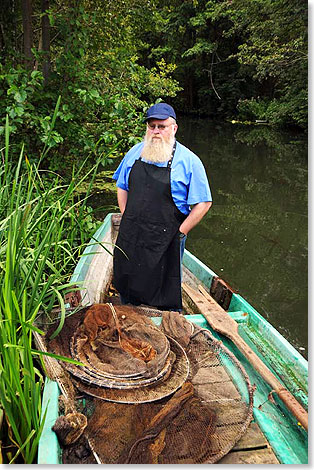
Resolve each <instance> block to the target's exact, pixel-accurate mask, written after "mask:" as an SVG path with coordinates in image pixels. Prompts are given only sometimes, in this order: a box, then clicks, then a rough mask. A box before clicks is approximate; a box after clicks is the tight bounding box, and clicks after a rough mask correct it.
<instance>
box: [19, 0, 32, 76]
mask: <svg viewBox="0 0 314 470" xmlns="http://www.w3.org/2000/svg"><path fill="white" fill-rule="evenodd" d="M21 1H22V16H23V38H24V65H25V68H27V69H32V68H33V62H34V57H33V53H32V46H33V26H32V1H31V0H21Z"/></svg>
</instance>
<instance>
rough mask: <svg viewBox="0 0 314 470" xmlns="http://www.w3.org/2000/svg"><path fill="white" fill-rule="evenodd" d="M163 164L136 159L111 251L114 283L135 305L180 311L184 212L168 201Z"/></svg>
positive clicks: (166, 169)
mask: <svg viewBox="0 0 314 470" xmlns="http://www.w3.org/2000/svg"><path fill="white" fill-rule="evenodd" d="M174 152H175V147H174V149H173V154H172V157H171V159H170V160H169V162H168V166H167V167H159V166H157V165H153V164H150V163H145V162H143V161H142V159H141V158H139V159H138V160H136V161H135V163H134V165H133V167H132V170H131V172H130V176H129V193H128V199H127V205H126V208H125V212H124V213H123V216H122V219H121V224H120V230H119V234H118V238H117V242H116V245H117V246H116V247H115V249H114V262H113V266H114V270H113V273H114V275H113V284H114V286H115V288H116V289H117V290H118V292H120V294H121V295H122V296H123V297H124V300H125V301H127V302H130V303H132V304H134V305H139V304H141V303H143V304H146V305H151V306H153V307H158V308H161V309H181V308H182V298H181V273H180V234H179V227H180V225H181V223H182V222H183V220H184V219H185V218H186V215H185V214H183V213H182V212H180V211H179V209H178V208H177V206H176V205H175V203H174V202H173V199H172V195H171V185H170V172H171V164H172V158H173V155H174Z"/></svg>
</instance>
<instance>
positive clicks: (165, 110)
mask: <svg viewBox="0 0 314 470" xmlns="http://www.w3.org/2000/svg"><path fill="white" fill-rule="evenodd" d="M169 117H172V118H173V119H175V120H176V119H177V117H176V113H175V112H174V109H173V107H172V106H170V104H167V103H157V104H154V105H153V106H151V107H150V108H149V109H148V110H147V113H146V118H145V122H146V121H148V119H168V118H169Z"/></svg>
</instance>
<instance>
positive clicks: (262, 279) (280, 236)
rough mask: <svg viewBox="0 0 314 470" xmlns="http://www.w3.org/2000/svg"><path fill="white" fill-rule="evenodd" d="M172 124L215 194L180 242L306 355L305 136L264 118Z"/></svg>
mask: <svg viewBox="0 0 314 470" xmlns="http://www.w3.org/2000/svg"><path fill="white" fill-rule="evenodd" d="M179 124H180V126H179V131H178V140H179V141H180V142H181V143H183V144H185V145H186V146H187V147H189V148H190V149H191V150H192V151H194V152H195V153H196V154H197V155H199V156H200V158H201V159H202V161H203V163H204V165H205V168H206V171H207V174H208V177H209V180H210V184H211V189H212V193H213V200H214V204H213V207H212V209H211V210H210V212H209V214H208V215H207V217H206V218H205V219H204V220H203V221H202V222H201V223H200V225H199V226H197V227H196V228H194V229H193V231H192V232H191V233H190V235H189V237H188V240H187V248H188V249H189V250H190V251H192V252H193V254H195V256H197V257H198V258H200V259H201V260H202V261H203V262H204V263H205V264H207V265H208V266H210V267H211V268H212V269H213V270H214V271H215V272H216V273H217V274H219V275H221V277H223V278H224V279H225V280H226V281H227V282H229V283H230V284H231V285H232V286H233V287H234V288H235V289H238V290H239V292H240V293H241V295H243V296H244V297H245V298H246V299H247V300H248V301H249V302H250V303H251V304H252V305H253V306H254V307H255V308H256V309H257V310H258V311H259V312H260V313H261V314H262V315H263V316H264V317H265V318H267V320H268V321H269V322H270V323H271V324H272V325H274V326H275V328H277V329H278V330H279V331H280V332H281V333H282V334H283V336H284V337H285V338H287V339H288V340H289V341H290V342H291V343H292V344H293V345H294V346H295V347H296V348H298V349H299V350H300V352H301V353H302V354H303V355H305V356H306V357H307V141H306V139H305V137H304V136H303V135H300V134H298V133H296V132H295V133H292V132H289V133H287V132H279V131H276V130H274V129H272V128H269V127H268V126H256V127H255V126H254V127H253V128H251V127H247V126H238V125H232V124H230V125H229V124H217V123H213V122H211V121H208V120H191V119H180V120H179ZM302 348H304V349H305V351H303V350H302Z"/></svg>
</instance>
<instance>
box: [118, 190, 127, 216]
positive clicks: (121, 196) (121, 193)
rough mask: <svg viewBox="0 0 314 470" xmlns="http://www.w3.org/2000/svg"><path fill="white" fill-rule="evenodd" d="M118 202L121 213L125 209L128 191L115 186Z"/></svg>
mask: <svg viewBox="0 0 314 470" xmlns="http://www.w3.org/2000/svg"><path fill="white" fill-rule="evenodd" d="M117 196H118V204H119V209H120V212H121V214H123V212H124V211H125V206H126V203H127V200H128V192H127V191H125V190H124V189H121V188H117Z"/></svg>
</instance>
